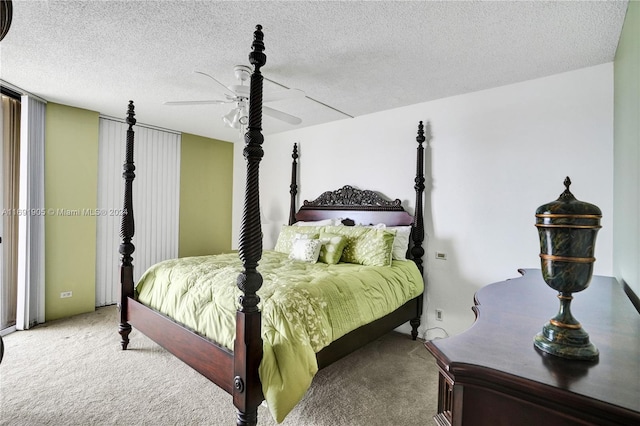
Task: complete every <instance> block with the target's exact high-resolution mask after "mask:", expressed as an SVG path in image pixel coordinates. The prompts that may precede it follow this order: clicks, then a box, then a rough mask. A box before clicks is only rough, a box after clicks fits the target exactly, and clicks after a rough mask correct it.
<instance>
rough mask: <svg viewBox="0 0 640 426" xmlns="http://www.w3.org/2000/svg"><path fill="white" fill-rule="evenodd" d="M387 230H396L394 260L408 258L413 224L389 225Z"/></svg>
mask: <svg viewBox="0 0 640 426" xmlns="http://www.w3.org/2000/svg"><path fill="white" fill-rule="evenodd" d="M386 230H387V231H395V233H396V237H395V238H394V240H393V253H392V255H391V256H392V258H393V260H407V250H408V249H409V238H410V237H411V226H388V227H387V228H386Z"/></svg>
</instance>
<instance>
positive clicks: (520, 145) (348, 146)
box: [233, 64, 613, 338]
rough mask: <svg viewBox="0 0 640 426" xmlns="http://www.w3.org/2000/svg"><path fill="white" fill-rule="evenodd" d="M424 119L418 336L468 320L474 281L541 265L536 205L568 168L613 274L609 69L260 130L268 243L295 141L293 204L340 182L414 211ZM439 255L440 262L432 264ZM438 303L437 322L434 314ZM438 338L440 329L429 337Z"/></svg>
mask: <svg viewBox="0 0 640 426" xmlns="http://www.w3.org/2000/svg"><path fill="white" fill-rule="evenodd" d="M420 120H423V121H425V122H428V123H429V125H430V127H431V133H432V138H431V141H430V143H429V149H428V150H427V152H426V170H425V175H426V176H427V190H426V200H425V212H424V213H425V228H426V233H427V240H426V245H425V248H426V255H425V266H426V271H425V275H426V283H427V299H426V303H425V315H423V325H422V326H421V335H423V333H424V331H425V330H426V328H427V327H429V328H432V327H442V328H444V329H445V330H446V332H447V333H448V334H449V335H452V334H457V333H460V332H462V331H464V330H465V329H467V328H468V327H469V326H470V325H471V324H472V323H473V321H474V315H473V313H472V311H471V306H472V305H473V296H474V293H475V292H476V291H477V290H478V289H479V288H480V287H482V286H484V285H486V284H489V283H492V282H496V281H502V280H504V279H506V278H511V277H516V276H518V273H517V269H518V268H539V267H540V262H539V257H538V253H539V245H538V237H537V231H536V228H535V226H534V223H535V217H534V214H535V210H536V208H537V207H538V206H540V205H542V204H545V203H547V202H549V201H553V200H555V199H556V198H557V197H558V196H559V195H560V193H561V192H562V191H563V190H564V187H563V180H564V178H565V176H567V175H568V176H570V177H571V179H572V181H573V185H572V187H571V190H572V192H573V194H574V195H575V196H576V198H578V199H579V200H582V201H588V202H590V203H593V204H596V205H598V206H599V207H600V208H601V210H602V212H603V220H602V225H603V228H602V230H601V231H600V233H599V235H598V241H597V244H596V258H597V261H596V263H595V273H596V274H600V275H611V274H612V246H613V243H612V235H613V234H612V228H613V226H612V217H613V214H612V206H613V196H612V189H613V66H612V64H604V65H599V66H595V67H590V68H585V69H581V70H578V71H573V72H568V73H564V74H559V75H554V76H550V77H546V78H541V79H536V80H532V81H527V82H523V83H518V84H513V85H509V86H503V87H499V88H495V89H490V90H484V91H480V92H475V93H470V94H466V95H461V96H456V97H451V98H446V99H441V100H437V101H432V102H427V103H423V104H419V105H412V106H409V107H405V108H398V109H394V110H389V111H384V112H381V113H376V114H370V115H367V116H361V117H358V118H355V119H347V120H342V121H338V122H334V123H329V124H326V125H320V126H314V127H309V128H304V129H300V130H294V131H289V132H284V133H279V134H276V135H270V136H267V137H266V139H265V143H264V150H265V157H264V159H263V161H262V165H261V203H262V214H263V219H264V220H263V232H264V247H265V248H272V247H273V245H274V244H275V240H276V238H277V235H278V230H279V228H280V226H281V225H282V224H284V223H286V222H287V219H288V205H289V179H290V165H291V148H292V145H293V143H294V142H298V143H299V147H300V159H299V164H300V165H299V170H300V171H299V176H300V178H299V194H300V201H299V202H301V201H302V200H304V199H314V198H315V197H317V196H318V195H319V194H320V193H321V192H323V191H325V190H332V189H337V188H339V187H341V186H343V185H347V184H348V185H353V186H356V187H359V188H361V189H372V190H377V191H380V192H382V193H383V194H385V195H387V196H388V197H392V198H400V199H401V200H402V201H403V203H404V205H405V206H407V207H408V210H409V211H410V212H411V213H412V212H413V208H414V206H415V190H414V188H413V185H414V181H413V179H414V176H415V149H416V147H417V143H416V142H415V137H416V131H417V123H418V121H420ZM242 148H243V145H242V144H236V146H235V164H234V173H235V175H234V185H235V187H234V214H233V217H234V230H233V235H234V238H235V239H234V246H235V245H237V235H238V230H239V226H240V225H239V224H240V218H241V212H242V198H243V196H244V195H243V193H244V180H245V178H244V176H245V165H244V159H243V157H242ZM436 251H439V252H445V253H446V254H447V260H436V259H435V252H436ZM550 291H551V290H550ZM550 295H553V293H552V292H551V293H550ZM578 297H579V296H578ZM554 300H555V299H554V298H553V296H552V297H551V299H550V301H549V304H550V306H549V315H550V317H551V316H553V315H554V314H555V310H556V307H555V302H554ZM436 308H438V309H442V310H443V313H444V315H443V317H444V321H435V315H434V313H435V309H436ZM425 320H426V325H425ZM541 326H542V324H541ZM439 336H443V334H442V333H441V330H439V329H433V330H431V331H430V333H429V335H428V337H430V338H433V337H439Z"/></svg>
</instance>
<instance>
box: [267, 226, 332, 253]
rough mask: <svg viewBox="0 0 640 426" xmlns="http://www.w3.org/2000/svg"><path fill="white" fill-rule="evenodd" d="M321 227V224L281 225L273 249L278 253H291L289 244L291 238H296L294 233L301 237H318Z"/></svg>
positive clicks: (291, 242)
mask: <svg viewBox="0 0 640 426" xmlns="http://www.w3.org/2000/svg"><path fill="white" fill-rule="evenodd" d="M322 229H323V227H322V226H288V225H282V228H281V229H280V234H279V235H278V240H277V241H276V246H275V247H274V250H275V251H278V252H280V253H286V254H289V253H291V245H292V244H293V240H294V239H296V235H298V234H299V235H300V237H298V238H303V237H302V236H306V238H310V239H313V238H318V236H319V235H320V231H321V230H322Z"/></svg>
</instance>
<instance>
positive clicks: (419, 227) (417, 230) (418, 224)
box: [409, 121, 425, 340]
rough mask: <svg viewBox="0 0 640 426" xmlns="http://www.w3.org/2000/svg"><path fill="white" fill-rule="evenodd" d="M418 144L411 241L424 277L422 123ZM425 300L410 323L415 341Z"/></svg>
mask: <svg viewBox="0 0 640 426" xmlns="http://www.w3.org/2000/svg"><path fill="white" fill-rule="evenodd" d="M416 141H417V142H418V151H417V162H416V179H415V186H414V188H415V190H416V209H415V212H414V213H413V227H412V229H411V239H412V241H413V246H412V247H411V257H412V258H413V261H414V262H415V263H416V266H417V267H418V269H419V270H420V274H422V275H423V276H424V267H423V266H422V257H423V256H424V248H422V242H423V241H424V219H423V212H422V211H423V204H422V199H423V197H424V146H423V145H422V144H423V143H424V141H425V137H424V126H423V124H422V121H421V122H420V123H419V124H418V136H417V137H416ZM422 304H423V299H422V298H420V300H419V303H418V312H417V315H416V318H414V319H412V320H410V321H409V323H410V324H411V337H413V340H415V339H416V338H417V337H418V327H419V326H420V316H421V315H422Z"/></svg>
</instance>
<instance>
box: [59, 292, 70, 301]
mask: <svg viewBox="0 0 640 426" xmlns="http://www.w3.org/2000/svg"><path fill="white" fill-rule="evenodd" d="M71 296H73V292H72V291H63V292H62V293H60V299H66V298H67V297H71Z"/></svg>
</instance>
